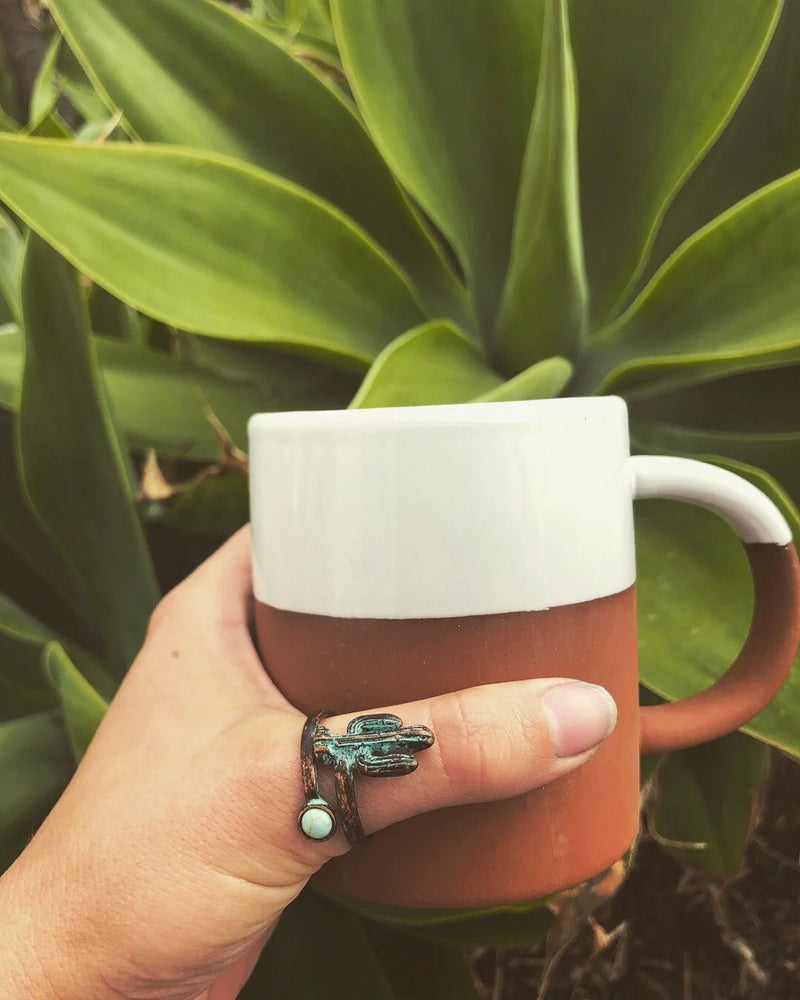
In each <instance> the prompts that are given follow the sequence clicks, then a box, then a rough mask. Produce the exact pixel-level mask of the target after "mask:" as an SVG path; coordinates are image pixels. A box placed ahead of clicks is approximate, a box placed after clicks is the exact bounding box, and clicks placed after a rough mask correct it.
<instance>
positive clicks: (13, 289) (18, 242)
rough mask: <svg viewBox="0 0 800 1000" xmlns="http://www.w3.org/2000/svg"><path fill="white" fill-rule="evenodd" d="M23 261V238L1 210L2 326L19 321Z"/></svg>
mask: <svg viewBox="0 0 800 1000" xmlns="http://www.w3.org/2000/svg"><path fill="white" fill-rule="evenodd" d="M21 259H22V237H21V236H20V233H19V230H18V229H17V227H16V226H15V225H14V222H13V221H12V219H11V218H10V216H9V215H8V213H7V212H4V211H3V210H2V208H0V325H2V324H4V323H9V322H11V321H13V320H17V319H19V265H20V260H21ZM0 332H1V331H0Z"/></svg>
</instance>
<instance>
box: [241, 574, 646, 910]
mask: <svg viewBox="0 0 800 1000" xmlns="http://www.w3.org/2000/svg"><path fill="white" fill-rule="evenodd" d="M256 630H257V638H258V643H259V647H260V649H261V652H262V656H263V658H264V661H265V663H266V665H267V669H268V671H269V673H270V675H271V677H272V678H273V679H274V681H275V683H276V684H277V685H278V687H279V688H280V689H281V691H282V692H283V694H284V695H285V696H286V697H287V698H288V699H289V701H290V702H292V704H294V705H296V706H297V707H298V708H299V709H301V710H302V711H303V712H305V713H307V714H311V713H312V712H317V711H319V710H320V709H331V710H333V711H335V712H337V713H338V712H355V711H360V710H369V709H377V708H383V707H386V706H389V705H393V704H402V703H404V702H408V701H414V700H417V699H420V698H427V697H430V696H433V695H437V694H442V693H445V692H448V691H456V690H459V689H461V688H466V687H471V686H473V685H478V684H488V683H493V682H497V681H506V680H519V679H523V678H530V677H551V676H561V677H574V678H577V679H580V680H586V681H590V682H593V683H596V684H602V685H603V686H604V687H606V688H607V689H608V690H609V691H610V692H611V694H612V695H613V696H614V699H615V700H616V702H617V708H618V713H619V715H618V721H617V727H616V729H615V731H614V733H613V734H612V736H611V737H610V738H609V740H608V741H607V742H606V743H605V744H604V745H603V747H602V748H601V749H600V751H599V752H598V753H597V754H596V755H595V756H594V757H593V758H592V759H591V760H590V761H589V762H588V763H587V764H585V765H584V766H583V767H581V768H580V769H578V770H577V771H575V772H573V773H572V774H570V775H567V776H565V777H564V778H561V779H559V780H558V781H556V782H553V783H552V784H550V785H547V786H545V787H543V788H540V789H536V790H534V791H532V792H530V793H528V794H526V795H523V796H519V797H516V798H513V799H507V800H504V801H501V802H491V803H486V804H480V805H471V806H459V807H455V808H451V809H443V810H438V811H436V812H432V813H426V814H423V815H421V816H416V817H414V818H412V819H409V820H407V821H405V822H403V823H400V824H397V825H396V826H393V827H391V828H390V829H387V830H382V831H380V832H378V833H377V834H375V835H374V837H373V838H372V839H371V840H370V842H369V843H368V844H367V845H366V846H364V847H359V848H355V849H353V850H352V851H350V852H349V854H347V855H345V856H343V857H341V858H337V859H335V860H334V861H332V862H330V863H329V864H327V865H326V866H325V868H324V869H323V870H322V871H321V872H320V874H319V875H318V876H317V882H318V884H319V885H320V886H321V887H324V888H325V889H328V890H330V891H333V892H336V893H338V894H341V895H345V896H350V897H355V898H357V899H361V900H365V901H368V902H373V903H379V904H387V905H391V906H401V907H414V908H427V907H430V908H436V909H439V908H447V909H451V908H468V909H473V908H480V907H486V906H499V905H503V904H512V903H520V902H525V901H530V900H533V899H537V898H541V897H542V896H548V895H550V894H552V893H554V892H557V891H558V890H560V889H564V888H567V887H569V886H572V885H576V884H578V883H580V882H583V881H585V880H586V879H588V878H590V877H592V876H593V875H596V874H598V873H600V872H602V871H603V870H605V869H606V868H608V867H609V866H610V865H612V864H613V863H614V862H615V861H616V860H618V859H619V858H620V857H622V855H623V854H624V853H625V852H626V851H627V850H628V849H629V847H630V845H631V843H632V842H633V840H634V838H635V836H636V831H637V828H638V822H639V709H638V680H637V651H636V601H635V588H634V587H630V588H628V589H627V590H624V591H622V592H621V593H618V594H612V595H610V596H607V597H601V598H598V599H596V600H593V601H586V602H583V603H580V604H573V605H567V606H564V607H556V608H550V609H548V610H545V611H530V612H514V613H509V614H496V615H478V616H474V617H464V618H438V619H406V620H378V619H354V618H333V617H327V616H323V615H310V614H301V613H298V612H292V611H283V610H280V609H277V608H274V607H271V606H270V605H267V604H263V603H260V602H257V603H256ZM410 721H413V720H410ZM420 766H421V767H423V766H424V757H421V758H420ZM298 780H299V779H298ZM361 780H364V781H367V780H370V779H368V778H359V779H357V784H358V781H361ZM396 780H398V781H401V780H402V778H398V779H396Z"/></svg>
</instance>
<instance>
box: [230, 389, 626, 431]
mask: <svg viewBox="0 0 800 1000" xmlns="http://www.w3.org/2000/svg"><path fill="white" fill-rule="evenodd" d="M627 413H628V408H627V405H626V403H625V400H624V399H622V398H621V397H620V396H559V397H557V398H555V399H522V400H509V401H504V402H497V403H493V402H485V403H443V404H425V405H423V406H382V407H368V408H365V409H340V410H279V411H275V412H267V413H254V414H253V415H252V416H251V417H250V419H249V420H248V422H247V432H248V434H249V435H252V434H257V433H259V432H261V431H272V430H287V429H301V428H308V429H313V430H339V429H345V428H346V429H348V430H355V429H363V430H368V429H372V428H376V429H382V430H386V429H399V428H401V427H403V428H421V427H426V428H435V427H452V426H465V425H466V426H491V425H500V426H502V425H514V424H531V423H545V422H553V421H555V422H558V423H565V422H566V423H572V422H577V423H582V422H586V421H589V420H592V421H596V420H598V419H604V418H605V419H609V418H610V419H615V420H616V419H619V417H620V416H624V417H625V418H626V419H627Z"/></svg>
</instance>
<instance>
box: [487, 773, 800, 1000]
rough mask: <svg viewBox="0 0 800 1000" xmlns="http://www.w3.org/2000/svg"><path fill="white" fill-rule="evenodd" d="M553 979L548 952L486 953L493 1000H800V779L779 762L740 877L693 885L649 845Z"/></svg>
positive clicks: (699, 879)
mask: <svg viewBox="0 0 800 1000" xmlns="http://www.w3.org/2000/svg"><path fill="white" fill-rule="evenodd" d="M595 918H596V919H597V921H598V922H599V924H600V926H601V927H602V928H603V929H604V931H605V932H608V934H609V939H607V943H606V945H605V947H604V948H602V949H601V950H598V949H597V944H596V941H597V937H596V935H595V934H593V933H592V931H591V930H590V929H589V928H588V927H584V929H583V930H582V931H581V932H580V933H579V935H578V937H577V939H576V940H575V941H574V943H573V944H572V945H571V946H570V947H569V948H567V950H566V951H564V952H563V954H562V955H561V957H560V958H559V960H558V961H557V962H556V963H555V965H554V966H553V967H551V968H550V970H549V972H548V974H547V975H546V979H547V982H546V983H545V989H544V993H542V992H541V985H542V976H543V972H544V970H545V968H546V966H547V962H546V958H545V948H544V946H540V947H536V948H534V949H532V950H530V951H515V950H508V951H505V952H503V951H500V952H498V953H497V954H496V955H495V954H490V953H487V954H486V955H485V956H484V957H483V958H482V959H481V960H480V961H479V962H478V971H479V973H480V975H481V978H482V979H483V980H484V982H485V983H486V986H487V994H488V996H489V997H491V1000H800V768H799V767H798V766H797V765H796V764H793V763H791V762H789V761H788V760H786V759H784V758H782V757H780V756H778V755H776V759H775V762H774V766H773V770H772V774H771V778H770V786H769V793H768V797H767V804H766V809H765V812H764V816H763V819H762V822H761V824H760V826H759V828H758V830H757V831H756V835H755V838H754V840H753V843H752V845H751V847H750V850H749V852H748V855H747V861H746V865H745V868H744V870H743V871H742V872H741V874H740V875H738V876H736V877H735V878H734V879H732V880H729V881H728V882H727V884H725V885H722V884H720V883H715V882H714V881H713V880H710V879H709V878H707V877H703V876H700V875H697V874H693V873H687V872H686V870H685V869H682V868H681V867H680V866H679V865H678V864H677V863H676V862H675V861H673V860H672V859H671V858H670V857H669V856H668V855H666V854H665V853H664V852H663V851H661V850H660V849H659V848H658V847H657V845H656V844H654V843H653V842H652V841H650V840H645V841H644V842H643V843H642V844H641V845H640V847H639V851H638V853H637V857H636V861H635V863H634V866H633V868H632V870H631V872H630V874H629V876H628V878H627V880H626V881H625V883H624V884H623V886H622V888H621V889H620V891H619V893H618V894H617V896H616V897H615V898H614V900H613V901H612V902H611V903H609V904H607V905H606V906H604V907H603V908H602V909H600V910H598V911H597V913H596V914H595Z"/></svg>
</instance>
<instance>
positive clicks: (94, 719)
mask: <svg viewBox="0 0 800 1000" xmlns="http://www.w3.org/2000/svg"><path fill="white" fill-rule="evenodd" d="M42 663H43V665H44V670H45V672H46V674H47V676H48V678H49V679H50V683H51V684H52V685H53V688H54V689H55V691H56V693H57V695H58V697H59V700H60V702H61V710H62V712H63V714H64V721H65V723H66V726H67V732H68V733H69V740H70V744H71V746H72V752H73V754H74V755H75V762H76V763H78V762H79V761H80V759H81V758H82V757H83V755H84V754H85V753H86V750H87V748H88V746H89V743H90V742H91V740H92V737H93V736H94V734H95V731H96V729H97V727H98V726H99V725H100V723H101V722H102V720H103V716H104V715H105V714H106V711H107V709H108V705H107V704H106V702H105V701H104V700H103V698H101V697H100V695H99V694H98V693H97V691H95V689H94V688H93V687H92V685H91V684H90V683H89V681H87V680H86V678H85V677H84V676H83V674H82V673H81V672H80V671H79V670H78V668H77V667H76V666H75V664H74V663H73V662H72V660H71V659H70V658H69V656H67V653H66V651H65V650H64V647H63V646H62V645H61V644H60V643H58V642H50V643H48V644H47V646H45V649H44V653H43V654H42Z"/></svg>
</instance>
